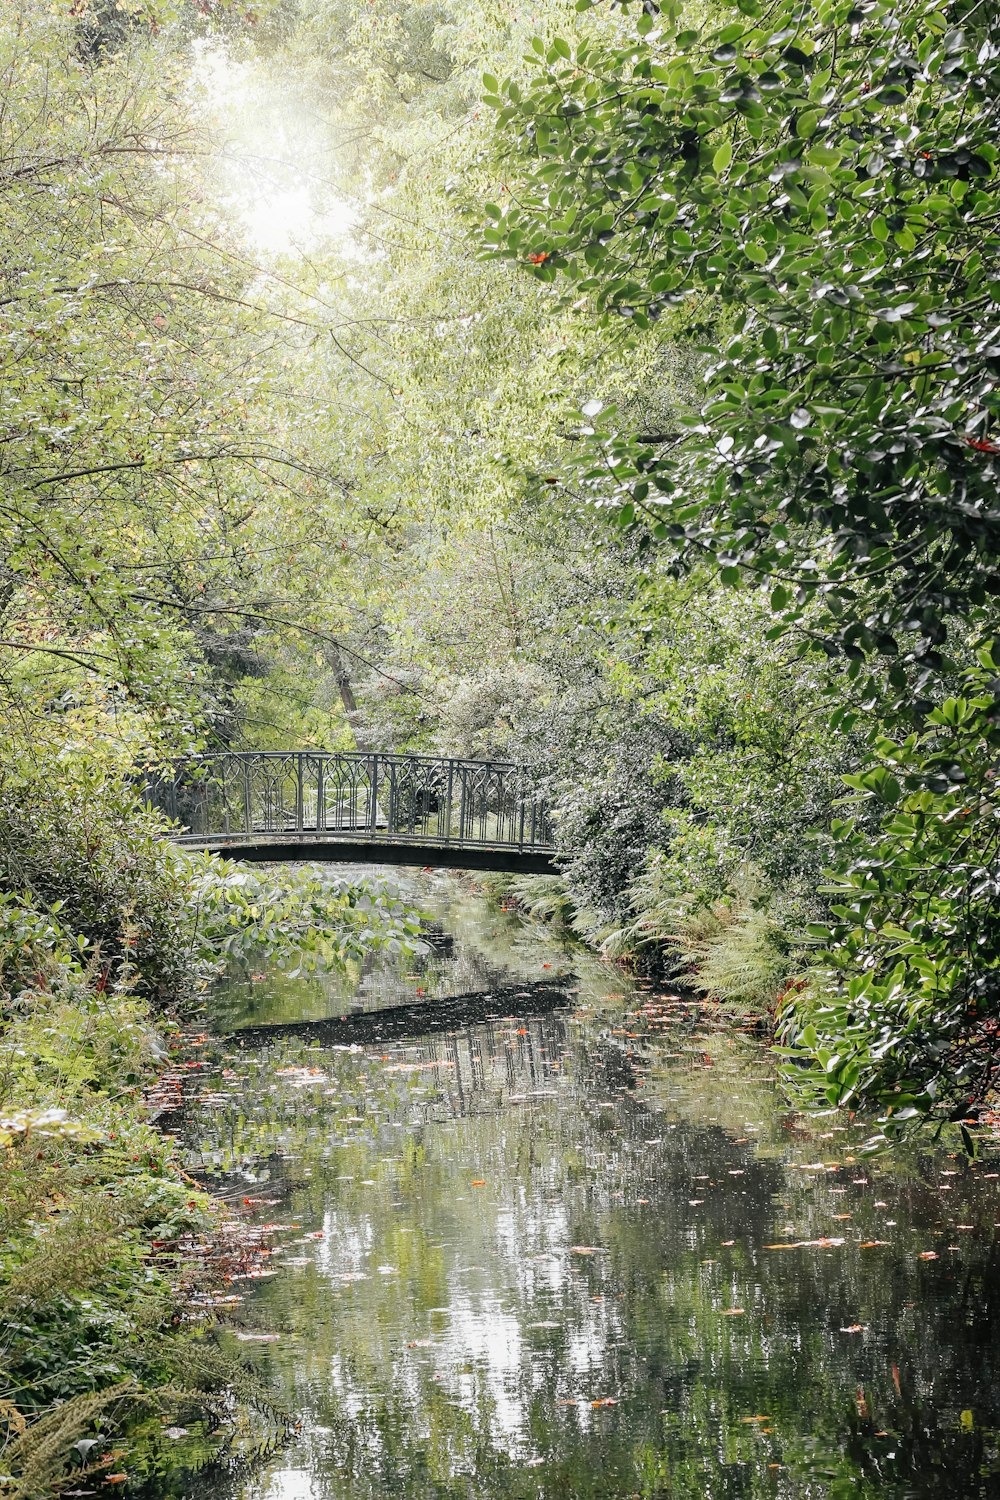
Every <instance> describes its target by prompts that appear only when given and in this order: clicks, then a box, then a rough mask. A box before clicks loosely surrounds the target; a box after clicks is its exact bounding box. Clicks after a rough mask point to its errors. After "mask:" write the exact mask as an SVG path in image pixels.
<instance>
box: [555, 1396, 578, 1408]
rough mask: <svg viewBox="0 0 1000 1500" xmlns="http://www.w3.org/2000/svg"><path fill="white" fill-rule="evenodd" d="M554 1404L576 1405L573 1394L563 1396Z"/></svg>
mask: <svg viewBox="0 0 1000 1500" xmlns="http://www.w3.org/2000/svg"><path fill="white" fill-rule="evenodd" d="M556 1405H557V1406H575V1405H576V1397H575V1396H565V1397H564V1398H563V1399H562V1400H561V1401H557V1402H556Z"/></svg>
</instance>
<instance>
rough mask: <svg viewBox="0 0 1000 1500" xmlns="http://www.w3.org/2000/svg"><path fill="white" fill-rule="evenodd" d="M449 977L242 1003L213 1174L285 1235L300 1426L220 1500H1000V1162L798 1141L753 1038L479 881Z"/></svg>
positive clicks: (916, 1149)
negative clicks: (664, 1499)
mask: <svg viewBox="0 0 1000 1500" xmlns="http://www.w3.org/2000/svg"><path fill="white" fill-rule="evenodd" d="M393 879H394V880H395V881H396V882H397V883H399V884H401V885H402V886H403V888H404V890H405V892H406V894H407V895H409V896H410V897H412V898H413V899H414V900H415V901H416V902H417V903H418V904H419V905H421V906H422V907H423V908H424V909H425V910H431V911H433V912H434V913H435V917H436V921H435V925H434V927H433V929H432V931H431V944H430V949H429V952H428V953H427V954H426V955H421V956H420V957H419V958H417V959H410V960H409V961H407V962H399V961H393V960H389V959H385V960H380V961H372V962H370V963H369V964H368V965H367V966H366V968H365V971H364V972H361V973H354V974H353V975H351V976H350V977H349V978H347V979H343V978H339V977H337V978H333V977H329V976H327V977H325V978H322V979H317V978H312V979H302V978H300V979H290V978H287V977H283V976H281V975H277V974H273V973H263V974H250V973H248V974H247V975H246V976H245V977H244V978H242V979H238V980H233V981H232V982H231V983H229V984H228V985H227V986H226V987H224V988H223V989H222V990H221V991H220V993H219V995H218V996H217V999H216V1002H215V1008H214V1014H213V1029H214V1031H215V1033H216V1035H217V1036H218V1037H219V1038H220V1039H221V1040H220V1041H219V1043H218V1044H217V1045H216V1047H215V1049H214V1056H215V1062H214V1063H212V1064H210V1065H209V1067H208V1068H206V1069H205V1071H204V1077H203V1081H202V1083H201V1087H200V1093H199V1094H198V1095H197V1096H196V1098H195V1101H194V1103H193V1104H192V1106H191V1107H190V1108H189V1110H188V1112H187V1115H186V1117H185V1119H184V1121H183V1124H182V1126H181V1127H180V1139H181V1142H182V1146H183V1151H184V1154H185V1158H186V1164H187V1166H188V1168H189V1170H191V1171H192V1172H193V1173H194V1174H196V1175H197V1176H198V1177H199V1178H200V1179H201V1180H203V1181H205V1182H207V1183H208V1184H209V1185H210V1186H211V1187H212V1188H213V1189H214V1190H215V1191H217V1192H219V1193H221V1194H223V1195H224V1196H226V1197H227V1198H228V1199H229V1200H230V1201H231V1202H233V1203H234V1204H235V1205H237V1206H238V1208H239V1210H240V1212H241V1213H244V1214H246V1215H247V1216H248V1218H250V1219H251V1220H252V1221H253V1222H256V1223H261V1224H263V1223H271V1224H279V1225H281V1226H284V1227H283V1228H280V1229H278V1230H277V1231H276V1232H275V1235H274V1253H273V1255H272V1256H271V1258H270V1261H269V1263H268V1267H269V1270H268V1274H266V1275H264V1276H262V1277H260V1278H259V1279H253V1280H250V1281H246V1282H243V1283H242V1284H241V1285H240V1286H239V1287H238V1288H234V1295H239V1296H241V1297H242V1299H243V1300H242V1301H241V1302H239V1303H238V1304H237V1305H236V1307H235V1309H234V1312H233V1317H232V1325H231V1327H232V1331H230V1332H229V1333H227V1334H226V1335H225V1337H226V1338H227V1339H229V1340H231V1341H232V1342H233V1345H234V1347H235V1346H236V1345H237V1343H238V1344H239V1345H240V1346H241V1347H242V1348H243V1349H244V1350H245V1351H247V1352H248V1353H249V1354H250V1355H251V1357H252V1359H253V1360H254V1362H255V1363H256V1365H257V1366H258V1367H259V1369H260V1371H261V1373H262V1374H263V1376H264V1377H265V1378H266V1379H267V1380H268V1381H269V1382H270V1384H271V1386H272V1388H273V1389H274V1390H275V1392H276V1394H277V1398H278V1400H279V1401H280V1402H281V1403H282V1404H283V1405H284V1406H285V1407H286V1408H288V1409H289V1410H291V1411H292V1412H293V1413H294V1415H295V1416H296V1418H297V1419H298V1421H299V1422H300V1424H301V1425H300V1428H299V1430H298V1431H297V1432H296V1433H295V1434H294V1435H293V1437H292V1438H291V1440H290V1441H288V1442H287V1443H286V1444H284V1445H283V1446H281V1447H280V1448H279V1449H278V1450H277V1451H275V1452H274V1453H273V1454H271V1455H270V1457H269V1458H266V1459H265V1460H264V1461H263V1462H262V1463H260V1464H258V1465H256V1466H254V1467H251V1468H250V1469H249V1470H247V1469H246V1468H245V1467H241V1466H239V1465H236V1464H234V1465H233V1466H232V1467H231V1470H230V1471H229V1472H228V1473H227V1472H226V1471H225V1470H223V1471H222V1472H221V1473H220V1472H219V1471H216V1472H215V1474H214V1477H213V1478H212V1480H211V1486H212V1487H211V1490H210V1493H211V1494H212V1495H213V1496H217V1497H219V1500H237V1497H238V1500H342V1497H343V1500H347V1497H350V1500H369V1497H372V1500H374V1497H376V1496H378V1497H382V1496H399V1497H405V1500H410V1497H412V1500H429V1497H434V1500H446V1497H447V1500H453V1497H454V1500H458V1497H461V1500H466V1497H468V1500H529V1497H530V1500H536V1497H546V1500H547V1497H558V1500H574V1497H588V1500H589V1497H612V1496H615V1497H618V1496H623V1497H624V1496H643V1497H646V1496H649V1497H652V1496H669V1497H676V1500H694V1497H699V1500H700V1497H711V1500H756V1497H758V1496H760V1497H764V1496H766V1497H779V1500H840V1497H848V1496H849V1497H856V1496H892V1497H898V1500H903V1497H925V1496H926V1497H932V1496H933V1497H935V1500H938V1497H948V1500H958V1497H972V1496H976V1497H980V1496H983V1497H985V1496H997V1495H1000V1448H998V1426H1000V1378H998V1377H1000V1254H998V1248H997V1247H998V1243H1000V1241H998V1239H997V1234H998V1227H1000V1226H998V1220H1000V1178H998V1172H1000V1164H998V1162H997V1161H996V1160H995V1159H994V1158H993V1157H992V1156H991V1155H989V1154H987V1155H986V1156H985V1157H984V1158H983V1159H982V1160H981V1161H979V1162H978V1163H976V1164H970V1163H968V1162H967V1161H966V1160H965V1158H964V1157H963V1156H962V1155H961V1154H960V1152H959V1148H958V1146H957V1145H956V1144H955V1143H954V1142H950V1141H947V1142H943V1143H939V1144H937V1145H934V1144H932V1143H930V1142H927V1141H924V1142H923V1143H921V1144H920V1145H918V1146H909V1147H906V1148H905V1149H899V1150H896V1151H894V1152H892V1153H890V1154H882V1155H878V1156H874V1157H873V1156H871V1155H869V1154H866V1152H865V1150H864V1142H865V1139H866V1136H867V1135H868V1134H869V1133H870V1132H869V1131H867V1130H865V1129H864V1128H862V1127H861V1126H860V1125H851V1124H849V1123H848V1122H847V1121H845V1120H844V1119H842V1118H841V1117H839V1116H830V1117H827V1118H823V1119H818V1120H809V1119H806V1118H803V1117H802V1116H801V1115H798V1114H796V1113H794V1112H792V1111H791V1110H789V1108H788V1107H787V1104H786V1102H785V1101H784V1100H783V1098H782V1096H781V1094H780V1093H779V1091H778V1090H777V1088H776V1086H775V1083H774V1080H773V1067H772V1062H771V1059H770V1057H769V1055H768V1053H767V1050H766V1048H765V1047H764V1046H763V1045H762V1044H761V1042H760V1040H759V1039H758V1038H757V1037H756V1036H755V1035H754V1033H753V1032H752V1030H751V1029H750V1028H749V1027H746V1026H745V1025H744V1022H743V1021H742V1020H741V1018H740V1017H739V1016H733V1015H728V1016H724V1017H723V1016H720V1015H719V1014H718V1013H715V1012H713V1010H712V1009H711V1008H708V1007H704V1006H701V1005H699V1004H697V1003H694V1002H692V1001H690V1000H689V999H685V998H684V997H678V996H677V995H676V994H674V993H673V992H672V991H671V989H670V988H669V986H663V985H656V984H649V983H643V982H636V981H633V980H631V979H630V978H629V977H628V976H626V975H624V974H623V973H622V972H621V970H619V969H618V968H616V967H615V966H613V965H610V964H607V963H603V962H601V961H599V960H598V959H597V958H595V957H594V956H592V955H588V954H585V953H581V952H580V951H579V950H574V949H571V948H569V947H567V946H565V945H562V944H561V943H560V941H559V939H558V937H557V936H555V935H553V934H552V933H551V932H549V931H544V930H541V929H539V928H537V927H533V926H531V925H528V924H525V923H523V922H521V921H520V920H519V918H518V917H517V916H516V914H513V913H507V914H505V913H503V912H498V911H497V910H496V909H495V908H492V907H490V906H489V905H488V903H487V902H486V900H485V899H484V897H482V896H481V895H477V894H476V893H475V892H474V891H472V890H470V887H469V882H468V881H465V882H462V881H460V880H459V879H457V878H452V877H446V876H443V875H429V874H424V875H418V874H416V873H414V874H412V875H410V874H405V875H403V876H400V874H399V872H396V874H395V875H394V876H393Z"/></svg>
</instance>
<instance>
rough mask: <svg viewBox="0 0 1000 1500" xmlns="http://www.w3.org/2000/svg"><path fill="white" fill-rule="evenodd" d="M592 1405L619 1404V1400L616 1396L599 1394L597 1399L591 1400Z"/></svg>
mask: <svg viewBox="0 0 1000 1500" xmlns="http://www.w3.org/2000/svg"><path fill="white" fill-rule="evenodd" d="M590 1404H591V1406H617V1405H618V1402H617V1400H616V1398H615V1397H614V1396H598V1398H597V1400H596V1401H591V1403H590Z"/></svg>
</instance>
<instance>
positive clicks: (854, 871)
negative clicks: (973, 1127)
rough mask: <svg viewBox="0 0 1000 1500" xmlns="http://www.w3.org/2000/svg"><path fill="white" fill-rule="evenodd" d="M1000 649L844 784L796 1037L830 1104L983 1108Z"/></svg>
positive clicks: (790, 1043) (999, 885)
mask: <svg viewBox="0 0 1000 1500" xmlns="http://www.w3.org/2000/svg"><path fill="white" fill-rule="evenodd" d="M996 671H997V669H996V665H995V655H994V652H993V651H992V650H984V651H983V652H982V653H981V658H980V665H979V666H978V667H976V668H974V669H972V670H970V671H969V672H967V673H966V674H965V677H964V680H963V684H962V692H961V695H960V696H956V697H953V698H949V699H948V700H946V701H945V702H943V703H942V704H941V705H940V707H938V708H935V709H933V710H932V711H931V712H930V713H929V714H928V715H927V717H926V719H925V721H924V723H923V725H922V727H921V728H920V729H919V730H917V731H914V732H913V733H912V734H909V735H908V736H907V737H906V738H905V739H902V740H898V741H893V740H889V739H887V738H883V739H880V740H879V741H878V742H877V745H876V750H877V754H878V758H879V763H878V764H876V765H874V766H872V767H871V768H870V769H868V770H866V771H864V772H862V773H860V774H858V775H856V776H851V777H848V778H846V779H847V781H848V783H849V785H850V786H851V787H852V788H853V791H854V798H853V802H854V810H857V811H858V812H859V813H860V814H862V815H866V816H867V817H868V818H870V817H871V810H872V809H874V810H875V811H876V813H877V821H879V822H880V824H881V827H880V831H879V833H878V834H877V835H876V836H874V837H872V836H871V835H870V834H869V833H868V832H867V828H866V825H865V824H863V823H861V822H860V821H859V820H858V819H856V818H850V819H845V820H842V821H840V822H839V823H837V824H836V825H835V828H834V832H835V835H836V837H837V840H838V854H839V859H838V871H839V873H837V874H836V875H835V877H834V883H833V885H832V887H831V893H832V895H833V897H834V905H833V916H832V918H831V920H830V921H829V922H828V923H826V924H823V925H817V926H816V927H815V928H814V934H813V935H814V937H815V939H816V940H817V941H818V943H820V944H822V953H821V956H820V958H819V960H818V963H817V966H816V971H815V977H814V982H813V983H812V984H811V985H810V988H809V989H808V990H807V991H806V992H804V993H803V994H802V995H801V996H798V997H795V998H792V999H790V1001H789V1003H788V1005H787V1006H786V1008H785V1011H784V1014H783V1023H782V1040H783V1042H784V1043H785V1045H786V1047H787V1049H788V1054H789V1057H790V1059H791V1066H790V1072H791V1076H792V1078H793V1080H794V1082H795V1084H796V1086H797V1087H798V1088H799V1089H800V1090H801V1091H802V1092H803V1093H804V1094H805V1096H806V1098H807V1099H809V1100H810V1101H811V1102H814V1103H818V1104H827V1105H829V1104H847V1103H850V1104H852V1105H855V1106H856V1105H867V1106H875V1107H878V1108H881V1109H882V1110H883V1111H884V1114H885V1117H886V1119H887V1121H888V1122H889V1124H890V1125H894V1124H895V1123H896V1122H899V1121H902V1120H905V1119H908V1118H913V1117H915V1116H916V1115H918V1114H925V1113H927V1112H933V1113H936V1114H938V1115H939V1116H948V1115H951V1116H952V1117H954V1118H962V1117H964V1116H966V1115H968V1114H969V1112H970V1110H973V1109H974V1108H975V1107H977V1106H979V1105H981V1104H982V1103H983V1102H984V1101H985V1099H986V1097H987V1095H988V1093H989V1091H990V1090H991V1088H992V1087H993V1086H994V1083H995V1079H996V1076H997V1064H998V1060H1000V1025H998V1023H1000V876H998V853H1000V810H998V807H997V796H996V776H997V764H998V756H1000V682H998V679H997V675H996Z"/></svg>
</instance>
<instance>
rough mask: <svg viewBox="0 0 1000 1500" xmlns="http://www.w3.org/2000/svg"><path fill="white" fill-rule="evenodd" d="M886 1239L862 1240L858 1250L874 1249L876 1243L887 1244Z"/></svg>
mask: <svg viewBox="0 0 1000 1500" xmlns="http://www.w3.org/2000/svg"><path fill="white" fill-rule="evenodd" d="M888 1243H889V1241H888V1240H862V1241H861V1244H860V1245H859V1246H858V1249H859V1250H874V1249H875V1246H876V1245H888Z"/></svg>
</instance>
